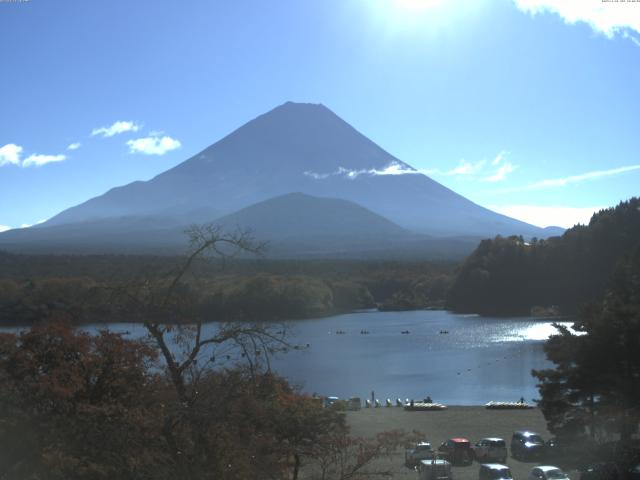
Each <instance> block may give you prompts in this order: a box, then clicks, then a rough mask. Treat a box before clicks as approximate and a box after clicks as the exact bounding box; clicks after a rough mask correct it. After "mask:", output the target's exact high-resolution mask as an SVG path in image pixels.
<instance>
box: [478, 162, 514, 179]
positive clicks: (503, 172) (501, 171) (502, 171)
mask: <svg viewBox="0 0 640 480" xmlns="http://www.w3.org/2000/svg"><path fill="white" fill-rule="evenodd" d="M516 168H517V167H516V166H515V165H513V164H512V163H511V162H505V163H503V164H502V165H500V166H499V167H498V169H497V170H496V171H495V172H494V173H493V174H492V175H488V176H486V177H483V178H482V180H483V181H485V182H500V181H502V180H505V179H506V178H507V175H508V174H510V173H511V172H513V171H514V170H515V169H516Z"/></svg>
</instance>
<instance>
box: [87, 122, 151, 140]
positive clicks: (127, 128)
mask: <svg viewBox="0 0 640 480" xmlns="http://www.w3.org/2000/svg"><path fill="white" fill-rule="evenodd" d="M138 130H140V125H138V124H136V123H135V122H129V121H118V122H115V123H114V124H113V125H111V126H110V127H100V128H94V129H93V130H92V131H91V136H95V135H100V136H101V137H113V136H114V135H118V134H120V133H125V132H137V131H138Z"/></svg>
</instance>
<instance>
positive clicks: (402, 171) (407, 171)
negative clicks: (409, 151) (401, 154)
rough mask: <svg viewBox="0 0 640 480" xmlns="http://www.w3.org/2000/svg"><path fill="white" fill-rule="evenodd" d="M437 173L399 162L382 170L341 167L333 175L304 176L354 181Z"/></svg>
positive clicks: (307, 173)
mask: <svg viewBox="0 0 640 480" xmlns="http://www.w3.org/2000/svg"><path fill="white" fill-rule="evenodd" d="M436 172H437V170H427V169H423V170H418V169H416V168H412V167H410V166H408V165H405V164H400V163H398V162H391V163H390V164H389V165H387V166H386V167H384V168H382V169H377V168H369V169H362V170H353V169H349V168H344V167H339V168H338V169H337V170H336V171H335V172H331V173H317V172H311V171H306V172H303V174H304V175H306V176H307V177H311V178H314V179H316V180H324V179H326V178H329V177H332V176H344V177H347V178H352V179H353V178H357V177H359V176H360V175H370V176H376V175H420V174H421V175H431V174H432V173H436Z"/></svg>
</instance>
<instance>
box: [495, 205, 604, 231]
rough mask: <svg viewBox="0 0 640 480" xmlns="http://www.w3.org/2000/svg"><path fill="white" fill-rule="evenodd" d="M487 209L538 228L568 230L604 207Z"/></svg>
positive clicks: (517, 206) (527, 206)
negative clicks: (554, 227)
mask: <svg viewBox="0 0 640 480" xmlns="http://www.w3.org/2000/svg"><path fill="white" fill-rule="evenodd" d="M487 208H489V209H491V210H493V211H495V212H498V213H502V214H503V215H507V216H509V217H512V218H517V219H518V220H522V221H523V222H527V223H530V224H532V225H536V226H538V227H543V228H544V227H551V226H556V227H563V228H570V227H573V226H574V225H577V224H579V223H580V224H588V223H589V220H590V219H591V216H592V215H593V214H594V213H596V212H598V211H600V210H602V209H603V208H605V207H554V206H540V205H490V206H488V207H487Z"/></svg>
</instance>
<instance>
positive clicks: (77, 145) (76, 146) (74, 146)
mask: <svg viewBox="0 0 640 480" xmlns="http://www.w3.org/2000/svg"><path fill="white" fill-rule="evenodd" d="M81 146H82V144H81V143H80V142H74V143H70V144H69V145H68V146H67V150H77V149H79V148H80V147H81Z"/></svg>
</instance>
